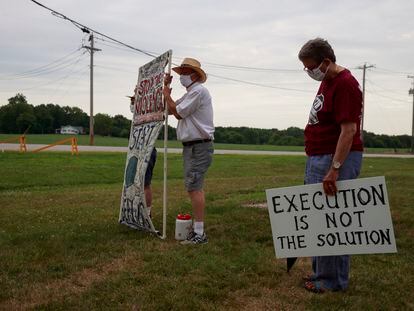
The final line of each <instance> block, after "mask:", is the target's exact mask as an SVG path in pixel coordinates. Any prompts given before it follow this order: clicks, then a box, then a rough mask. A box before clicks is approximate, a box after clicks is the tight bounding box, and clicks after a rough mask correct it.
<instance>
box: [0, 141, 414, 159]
mask: <svg viewBox="0 0 414 311" xmlns="http://www.w3.org/2000/svg"><path fill="white" fill-rule="evenodd" d="M44 146H46V145H42V144H28V145H26V147H27V150H28V152H30V151H31V150H35V149H38V148H41V147H44ZM0 150H1V151H5V150H14V151H18V150H19V145H18V144H0ZM46 150H49V151H68V152H70V151H71V146H70V145H59V146H54V147H52V148H50V149H46ZM78 150H79V152H127V151H128V148H127V147H109V146H78ZM157 150H158V151H159V152H161V153H163V152H164V149H163V148H157ZM168 153H181V148H168ZM214 154H245V155H297V156H300V155H302V156H304V155H305V153H304V152H300V151H259V150H223V149H215V150H214ZM364 157H366V158H414V155H413V154H386V153H365V154H364Z"/></svg>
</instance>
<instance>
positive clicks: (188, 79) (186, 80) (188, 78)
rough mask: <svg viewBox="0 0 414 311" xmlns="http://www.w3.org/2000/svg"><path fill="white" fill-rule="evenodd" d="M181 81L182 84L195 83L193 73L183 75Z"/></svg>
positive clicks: (186, 85)
mask: <svg viewBox="0 0 414 311" xmlns="http://www.w3.org/2000/svg"><path fill="white" fill-rule="evenodd" d="M180 82H181V85H182V86H184V87H189V86H190V85H191V83H193V80H191V75H181V76H180Z"/></svg>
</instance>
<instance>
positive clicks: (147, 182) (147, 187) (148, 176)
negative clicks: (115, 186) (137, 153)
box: [126, 92, 157, 217]
mask: <svg viewBox="0 0 414 311" xmlns="http://www.w3.org/2000/svg"><path fill="white" fill-rule="evenodd" d="M134 94H135V92H134ZM129 98H130V99H131V101H130V110H131V112H132V113H134V110H135V96H129ZM132 158H134V157H131V159H132ZM156 161H157V149H156V148H155V147H154V148H153V149H152V152H151V156H150V158H149V161H148V166H147V170H146V172H145V179H144V193H145V202H146V204H147V213H148V216H150V217H151V208H152V188H151V181H152V173H153V170H154V166H155V162H156ZM128 167H129V163H128ZM135 167H136V165H135ZM135 172H137V170H135ZM127 173H128V168H127ZM126 176H128V174H127V175H126ZM132 182H133V180H132Z"/></svg>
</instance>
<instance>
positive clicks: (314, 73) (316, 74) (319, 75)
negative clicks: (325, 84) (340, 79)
mask: <svg viewBox="0 0 414 311" xmlns="http://www.w3.org/2000/svg"><path fill="white" fill-rule="evenodd" d="M321 65H322V63H321V64H320V65H319V66H318V68H315V69H313V70H306V72H307V73H308V75H309V77H311V78H312V79H314V80H316V81H322V80H323V79H324V78H325V76H326V73H327V72H328V69H329V66H330V65H331V64H329V65H328V68H326V71H325V72H322V71H321V70H320V69H319V67H321Z"/></svg>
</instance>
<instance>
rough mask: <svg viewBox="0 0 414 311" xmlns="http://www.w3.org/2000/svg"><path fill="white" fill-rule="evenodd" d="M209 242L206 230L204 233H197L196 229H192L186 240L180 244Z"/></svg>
mask: <svg viewBox="0 0 414 311" xmlns="http://www.w3.org/2000/svg"><path fill="white" fill-rule="evenodd" d="M206 243H208V240H207V235H206V233H205V232H204V233H203V235H200V234H197V233H195V232H194V231H191V232H190V233H189V234H188V236H187V239H186V240H184V241H181V242H180V244H182V245H187V244H206Z"/></svg>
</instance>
